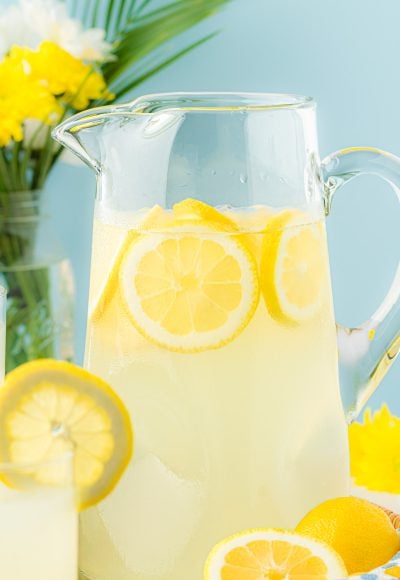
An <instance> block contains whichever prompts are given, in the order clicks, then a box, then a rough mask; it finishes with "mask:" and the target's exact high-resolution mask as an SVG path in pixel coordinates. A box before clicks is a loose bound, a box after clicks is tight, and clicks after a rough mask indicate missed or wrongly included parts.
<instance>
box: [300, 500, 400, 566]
mask: <svg viewBox="0 0 400 580" xmlns="http://www.w3.org/2000/svg"><path fill="white" fill-rule="evenodd" d="M296 531H297V532H300V533H302V534H306V535H308V536H311V537H313V538H315V539H317V540H322V541H324V542H326V543H327V544H328V545H329V546H331V547H332V548H333V549H334V550H336V552H337V553H338V554H339V555H340V556H341V557H342V559H343V561H344V563H345V566H346V568H347V570H348V573H349V574H359V573H363V572H368V571H369V570H372V569H373V568H377V567H378V566H381V565H382V564H385V563H386V562H387V561H388V560H390V558H391V557H392V556H393V555H394V554H395V553H396V552H397V551H399V550H400V537H399V536H398V534H397V532H396V530H395V528H394V527H393V524H392V522H391V521H390V518H389V516H388V515H387V514H386V513H385V512H384V511H383V510H382V509H381V508H380V507H378V506H376V505H375V504H372V503H370V502H369V501H367V500H364V499H360V498H357V497H339V498H336V499H331V500H328V501H325V502H323V503H321V504H319V505H318V506H317V507H315V508H314V509H312V510H311V511H310V512H309V513H308V514H307V515H306V516H305V517H304V518H303V519H302V520H301V522H300V523H299V524H298V525H297V527H296Z"/></svg>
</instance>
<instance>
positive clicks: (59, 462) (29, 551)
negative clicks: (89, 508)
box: [0, 453, 78, 580]
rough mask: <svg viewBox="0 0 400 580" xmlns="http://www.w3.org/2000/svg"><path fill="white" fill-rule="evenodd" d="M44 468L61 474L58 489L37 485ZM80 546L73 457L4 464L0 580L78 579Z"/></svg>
mask: <svg viewBox="0 0 400 580" xmlns="http://www.w3.org/2000/svg"><path fill="white" fill-rule="evenodd" d="M41 470H45V472H46V473H51V472H55V473H57V474H58V476H57V481H58V483H57V485H54V486H51V485H43V484H41V483H40V482H38V481H37V480H36V479H35V476H34V475H33V474H37V473H40V472H41ZM61 470H62V471H61ZM60 473H63V474H64V473H65V477H64V476H63V477H61V478H60V477H59V474H60ZM60 480H61V481H62V483H60ZM77 543H78V526H77V512H76V507H75V494H74V488H73V483H72V454H71V453H68V454H65V455H62V456H59V457H57V458H56V459H53V460H51V461H49V462H46V463H43V464H40V465H38V464H33V463H32V464H27V463H25V464H16V463H3V464H0V578H1V580H76V578H77V566H78V564H77Z"/></svg>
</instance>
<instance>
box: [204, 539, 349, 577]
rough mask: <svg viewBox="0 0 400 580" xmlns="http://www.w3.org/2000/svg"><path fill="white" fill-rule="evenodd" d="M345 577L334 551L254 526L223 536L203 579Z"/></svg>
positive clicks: (323, 545)
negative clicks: (252, 528) (251, 528)
mask: <svg viewBox="0 0 400 580" xmlns="http://www.w3.org/2000/svg"><path fill="white" fill-rule="evenodd" d="M345 577H347V572H346V568H345V566H344V564H343V562H342V560H341V558H340V556H339V555H338V554H336V552H335V551H334V550H332V549H331V548H329V546H327V545H326V544H324V543H322V542H318V541H317V540H313V539H311V538H307V537H306V536H302V535H300V534H295V533H292V532H286V531H283V530H276V529H272V528H271V529H257V530H250V531H246V532H242V533H239V534H236V535H234V536H231V537H229V538H226V539H225V540H223V541H222V542H220V543H219V544H217V545H216V546H215V548H214V549H213V550H212V551H211V553H210V555H209V556H208V559H207V562H206V565H205V569H204V580H261V578H269V579H270V580H284V579H287V580H296V578H297V579H300V578H303V579H304V580H306V579H307V580H308V579H310V580H311V579H312V578H317V579H318V580H339V579H340V578H345Z"/></svg>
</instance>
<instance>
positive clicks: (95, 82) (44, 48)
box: [10, 42, 113, 110]
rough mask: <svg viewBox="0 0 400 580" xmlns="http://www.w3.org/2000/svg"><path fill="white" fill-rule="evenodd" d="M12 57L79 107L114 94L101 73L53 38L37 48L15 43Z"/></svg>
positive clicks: (66, 100) (59, 94)
mask: <svg viewBox="0 0 400 580" xmlns="http://www.w3.org/2000/svg"><path fill="white" fill-rule="evenodd" d="M10 58H11V59H14V60H15V61H16V62H22V63H23V64H24V67H25V70H27V71H28V72H29V74H31V75H32V76H33V77H34V78H35V79H37V80H39V81H40V82H41V83H42V84H43V86H45V87H47V88H48V90H49V91H50V92H51V93H52V94H53V95H55V96H58V97H61V96H62V101H63V102H64V103H66V104H68V105H70V106H72V107H73V108H74V109H76V110H82V109H84V108H86V107H88V106H89V103H90V101H92V100H94V99H99V98H108V99H111V98H112V97H113V95H111V94H110V93H108V92H107V87H106V83H105V80H104V77H103V75H102V74H100V73H99V72H97V71H96V70H95V69H94V68H93V66H91V65H88V64H85V63H84V62H82V61H81V60H79V59H78V58H76V57H74V56H72V55H71V54H70V53H69V52H67V51H65V50H64V49H62V48H61V47H60V46H57V45H56V44H54V42H42V44H41V45H40V46H39V49H38V50H37V51H32V50H30V49H27V48H24V47H20V46H17V47H13V48H12V49H11V51H10Z"/></svg>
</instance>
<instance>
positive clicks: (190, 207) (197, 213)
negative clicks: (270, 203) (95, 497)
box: [173, 197, 239, 232]
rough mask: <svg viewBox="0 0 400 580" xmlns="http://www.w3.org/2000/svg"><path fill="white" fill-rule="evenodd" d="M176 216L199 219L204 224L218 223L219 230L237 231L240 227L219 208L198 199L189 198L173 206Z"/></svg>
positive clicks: (192, 219) (181, 218)
mask: <svg viewBox="0 0 400 580" xmlns="http://www.w3.org/2000/svg"><path fill="white" fill-rule="evenodd" d="M173 212H174V216H175V217H176V218H178V220H184V221H185V222H187V221H191V222H194V221H198V222H199V223H203V224H207V225H210V224H213V225H217V226H218V229H219V230H225V231H227V232H237V231H239V228H238V226H237V224H236V223H235V222H234V220H232V219H230V218H229V217H228V216H226V215H225V214H223V213H222V212H220V211H219V210H217V209H216V208H215V207H212V206H211V205H208V204H206V203H204V202H202V201H199V200H198V199H192V198H190V197H189V198H187V199H184V200H183V201H180V202H179V203H176V204H175V205H174V207H173Z"/></svg>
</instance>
